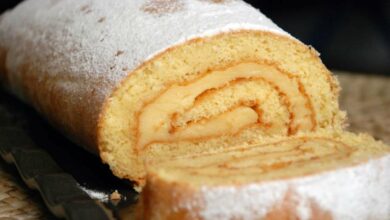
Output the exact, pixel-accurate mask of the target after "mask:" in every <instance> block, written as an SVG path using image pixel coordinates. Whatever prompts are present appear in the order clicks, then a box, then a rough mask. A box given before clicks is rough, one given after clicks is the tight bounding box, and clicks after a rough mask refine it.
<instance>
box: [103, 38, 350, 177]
mask: <svg viewBox="0 0 390 220" xmlns="http://www.w3.org/2000/svg"><path fill="white" fill-rule="evenodd" d="M337 98H338V84H337V82H336V80H335V79H334V78H333V77H332V76H331V74H330V72H329V71H328V70H327V69H326V68H325V67H324V65H323V64H322V63H321V61H320V59H319V58H318V55H317V53H316V52H315V51H313V50H312V49H310V48H308V47H307V46H305V45H303V44H302V43H300V42H298V41H297V40H295V39H293V38H291V37H287V36H281V35H276V34H273V33H270V32H264V31H237V32H231V33H224V34H220V35H217V36H214V37H209V38H199V39H195V40H192V41H189V42H187V43H184V44H182V45H179V46H176V47H173V48H171V49H169V50H167V51H165V52H163V53H161V54H160V55H158V56H156V57H155V58H154V59H152V60H151V61H149V62H147V63H144V64H143V65H142V66H141V67H140V68H139V69H137V70H136V71H135V72H133V73H132V74H131V75H130V76H129V77H128V78H127V79H126V80H125V81H124V82H123V84H122V85H121V86H120V87H118V88H117V90H116V91H115V92H114V94H113V96H112V97H111V98H110V99H109V102H108V103H107V105H106V106H105V111H104V114H102V116H101V117H102V118H101V125H100V127H101V129H100V130H99V132H100V134H99V137H100V139H99V141H100V142H99V145H100V146H101V148H100V150H101V155H102V157H103V159H104V160H105V161H106V162H108V163H109V164H110V166H111V167H112V169H113V170H114V172H116V173H117V174H118V175H119V176H127V177H130V178H131V179H136V180H141V179H143V176H144V174H145V172H144V169H143V167H142V166H143V165H142V161H143V160H145V159H150V158H154V157H156V158H157V159H158V158H159V157H166V156H177V155H180V154H182V153H189V152H190V153H196V152H198V153H199V152H204V151H205V150H210V149H211V148H221V147H228V146H234V145H237V144H255V143H260V142H261V141H262V139H263V138H264V137H270V136H291V135H295V134H297V133H300V132H313V131H317V130H321V129H334V128H335V129H339V128H341V127H342V124H343V119H344V113H343V112H341V111H340V110H339V108H338V103H337Z"/></svg>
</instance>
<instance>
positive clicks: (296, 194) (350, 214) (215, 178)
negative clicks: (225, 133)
mask: <svg viewBox="0 0 390 220" xmlns="http://www.w3.org/2000/svg"><path fill="white" fill-rule="evenodd" d="M389 168H390V148H389V147H388V146H385V145H384V144H382V143H381V142H376V141H374V140H373V139H372V138H371V137H369V136H366V135H354V134H350V133H342V134H340V133H333V134H332V133H327V134H310V135H298V136H297V137H290V138H284V139H280V140H274V141H271V142H270V143H268V144H263V145H256V146H247V147H237V148H235V149H224V150H222V151H218V152H214V153H207V154H200V155H194V156H187V157H181V158H170V159H169V160H168V161H164V162H163V161H162V162H159V163H152V164H149V167H148V179H147V185H146V186H145V188H144V190H143V192H142V194H141V200H140V203H139V208H140V209H139V210H142V211H140V213H139V215H140V216H139V217H142V218H140V219H181V220H184V219H204V220H206V219H267V220H271V219H278V220H281V219H301V220H305V219H316V220H330V219H333V220H346V219H361V220H368V219H378V220H379V219H383V220H387V219H388V217H389V216H390V169H389Z"/></svg>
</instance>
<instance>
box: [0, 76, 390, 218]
mask: <svg viewBox="0 0 390 220" xmlns="http://www.w3.org/2000/svg"><path fill="white" fill-rule="evenodd" d="M337 74H338V75H339V80H340V82H341V85H342V87H343V90H342V93H341V107H342V108H343V109H345V110H347V112H348V118H349V124H350V127H349V130H351V131H354V132H367V133H370V134H372V135H374V137H376V138H377V139H381V140H383V141H384V142H386V143H388V144H390V77H384V76H369V75H356V74H354V75H352V74H348V73H345V72H337ZM51 218H53V217H52V215H51V214H50V213H49V212H48V210H47V209H46V207H44V205H43V202H42V200H41V199H40V198H39V194H38V193H36V192H34V191H32V190H28V189H27V187H26V186H25V185H24V183H23V182H22V181H21V180H20V178H19V177H18V174H17V172H16V170H15V169H14V168H13V167H10V166H9V165H6V164H5V163H4V162H3V161H1V160H0V219H1V220H2V219H51Z"/></svg>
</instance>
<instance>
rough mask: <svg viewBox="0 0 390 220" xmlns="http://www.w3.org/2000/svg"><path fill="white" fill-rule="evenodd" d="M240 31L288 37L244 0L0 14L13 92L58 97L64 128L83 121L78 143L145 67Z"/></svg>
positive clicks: (158, 0)
mask: <svg viewBox="0 0 390 220" xmlns="http://www.w3.org/2000/svg"><path fill="white" fill-rule="evenodd" d="M238 30H264V31H270V32H274V33H276V34H280V35H284V36H290V35H289V34H288V33H286V32H284V31H283V30H281V29H280V28H279V27H277V26H276V25H275V24H274V23H272V21H271V20H269V19H268V18H266V17H265V16H264V15H263V14H262V13H261V12H260V11H259V10H257V9H255V8H253V7H251V6H250V5H248V4H247V3H245V2H243V1H240V0H224V1H213V0H120V1H107V0H26V1H24V2H22V3H21V4H19V5H18V6H17V7H16V8H14V9H13V10H11V11H9V12H6V13H4V14H3V15H2V16H1V17H0V58H1V55H2V54H1V52H2V51H5V52H6V62H5V66H6V69H7V73H8V74H7V75H8V76H9V79H8V80H9V83H8V84H9V85H10V87H11V88H10V90H11V91H12V92H14V93H15V94H16V95H18V96H19V97H20V98H22V99H25V100H34V102H35V103H32V104H34V105H35V107H36V108H37V109H38V110H42V109H41V106H40V105H39V103H40V102H41V100H40V99H42V100H43V101H44V102H47V100H53V103H52V104H50V105H58V103H57V102H60V105H61V108H62V110H61V112H62V113H63V114H62V115H61V118H62V119H61V120H63V121H66V123H64V122H63V123H64V125H62V126H63V127H65V126H68V125H81V127H80V128H72V129H71V130H73V131H75V130H77V132H73V133H77V134H73V133H72V135H77V136H78V137H79V138H76V140H77V139H80V138H81V139H82V138H85V137H94V136H95V135H96V132H95V131H96V127H97V123H98V118H99V114H100V112H101V109H102V107H103V104H104V102H105V100H106V99H107V98H108V97H109V96H110V95H111V94H112V92H113V91H114V89H115V88H116V87H117V86H119V85H120V82H121V81H122V80H124V78H125V77H126V76H127V75H129V74H130V73H131V72H132V70H134V69H136V68H137V67H138V66H139V65H140V64H142V63H144V62H145V61H147V60H148V59H151V58H153V57H154V56H155V55H157V54H158V53H161V52H163V51H164V50H166V49H167V48H170V47H172V46H175V45H178V44H181V43H183V42H185V41H187V40H190V39H194V38H197V37H206V36H212V35H216V34H219V33H223V32H229V31H238ZM290 37H291V36H290ZM26 67H27V68H28V69H26ZM26 73H27V74H26ZM26 75H27V76H26ZM25 78H28V80H26V79H25ZM31 79H34V80H35V82H34V84H33V85H34V86H37V87H39V86H40V84H42V86H46V88H45V89H36V92H37V94H34V98H33V99H32V98H31V97H29V96H31V94H30V95H27V93H28V92H30V93H31V88H30V89H28V88H27V89H26V88H25V83H24V81H30V80H31ZM47 94H58V95H59V97H56V98H55V99H48V98H49V97H48V96H49V95H47ZM91 106H94V107H91ZM77 114H79V115H82V117H75V115H77ZM80 118H82V119H80ZM60 127H61V125H60ZM91 139H93V138H91ZM91 139H86V141H89V140H91ZM79 141H80V140H79ZM82 141H83V140H81V144H82V145H90V147H91V146H92V147H94V143H88V142H86V143H83V142H82Z"/></svg>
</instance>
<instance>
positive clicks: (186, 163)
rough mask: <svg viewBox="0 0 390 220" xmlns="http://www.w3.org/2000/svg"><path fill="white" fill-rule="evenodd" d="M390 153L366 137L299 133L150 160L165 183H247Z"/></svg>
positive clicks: (343, 164) (151, 167)
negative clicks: (264, 141)
mask: <svg viewBox="0 0 390 220" xmlns="http://www.w3.org/2000/svg"><path fill="white" fill-rule="evenodd" d="M388 153H390V148H389V147H388V146H385V145H383V144H381V143H377V142H375V141H374V140H372V139H371V138H369V137H365V136H356V135H353V134H349V133H345V134H343V135H341V136H340V135H339V134H336V133H335V134H329V135H315V134H310V135H299V137H292V138H285V139H281V140H277V141H275V140H274V141H272V140H270V142H269V143H266V144H261V145H254V146H245V147H234V148H230V149H223V150H219V151H215V152H210V153H204V154H197V155H194V156H183V157H179V158H169V159H165V161H164V162H162V161H161V162H154V163H153V162H151V163H150V164H154V165H151V166H150V169H149V171H150V172H152V173H153V172H154V171H156V170H157V173H158V175H159V176H160V177H161V178H163V179H165V180H167V181H182V180H185V181H186V182H188V183H189V184H191V185H197V186H213V185H217V186H218V185H231V184H246V183H253V182H259V181H269V180H280V179H288V178H292V177H299V176H307V175H312V174H316V173H319V172H324V171H329V170H333V169H338V168H343V167H347V166H353V165H357V164H359V163H363V162H366V161H367V160H369V159H375V158H378V157H380V156H383V155H384V154H388Z"/></svg>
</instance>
